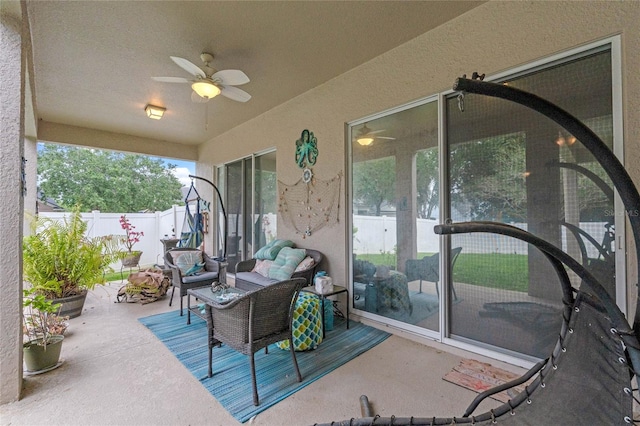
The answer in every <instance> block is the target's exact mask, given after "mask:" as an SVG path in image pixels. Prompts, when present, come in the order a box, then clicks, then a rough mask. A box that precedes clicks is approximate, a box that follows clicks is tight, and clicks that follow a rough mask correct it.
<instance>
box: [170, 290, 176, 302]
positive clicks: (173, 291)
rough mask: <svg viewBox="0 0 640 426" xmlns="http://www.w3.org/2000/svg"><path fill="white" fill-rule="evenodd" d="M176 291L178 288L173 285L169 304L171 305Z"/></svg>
mask: <svg viewBox="0 0 640 426" xmlns="http://www.w3.org/2000/svg"><path fill="white" fill-rule="evenodd" d="M175 292H176V288H175V287H173V289H172V290H171V299H169V306H171V302H173V293H175Z"/></svg>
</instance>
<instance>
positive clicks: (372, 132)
mask: <svg viewBox="0 0 640 426" xmlns="http://www.w3.org/2000/svg"><path fill="white" fill-rule="evenodd" d="M382 132H386V130H385V129H381V130H371V131H370V132H369V133H367V134H369V135H377V134H378V133H382Z"/></svg>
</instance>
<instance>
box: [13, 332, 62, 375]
mask: <svg viewBox="0 0 640 426" xmlns="http://www.w3.org/2000/svg"><path fill="white" fill-rule="evenodd" d="M63 340H64V336H51V338H50V339H49V343H47V346H46V347H45V346H41V345H39V344H38V343H39V342H41V341H42V339H36V340H34V341H31V342H27V343H25V344H24V345H23V347H22V352H23V355H24V363H25V365H26V366H27V371H30V372H34V371H41V370H46V369H48V368H51V367H54V366H55V365H56V364H58V361H59V360H60V351H61V349H62V341H63Z"/></svg>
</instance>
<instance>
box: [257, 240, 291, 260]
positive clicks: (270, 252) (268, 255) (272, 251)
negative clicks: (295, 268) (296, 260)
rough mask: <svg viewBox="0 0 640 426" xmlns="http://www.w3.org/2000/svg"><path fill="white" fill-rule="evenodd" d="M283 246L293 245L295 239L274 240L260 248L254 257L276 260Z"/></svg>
mask: <svg viewBox="0 0 640 426" xmlns="http://www.w3.org/2000/svg"><path fill="white" fill-rule="evenodd" d="M283 247H293V241H289V240H273V241H271V242H270V243H269V244H267V245H266V246H264V247H262V248H261V249H260V250H258V252H257V253H256V254H255V256H253V257H254V258H256V259H267V260H274V259H275V258H276V257H277V256H278V253H280V250H282V248H283Z"/></svg>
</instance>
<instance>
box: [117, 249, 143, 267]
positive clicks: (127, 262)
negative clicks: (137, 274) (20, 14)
mask: <svg viewBox="0 0 640 426" xmlns="http://www.w3.org/2000/svg"><path fill="white" fill-rule="evenodd" d="M140 256H142V252H137V253H134V254H132V255H130V256H127V257H125V258H124V259H122V266H123V267H125V268H133V267H134V266H138V265H139V264H140Z"/></svg>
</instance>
